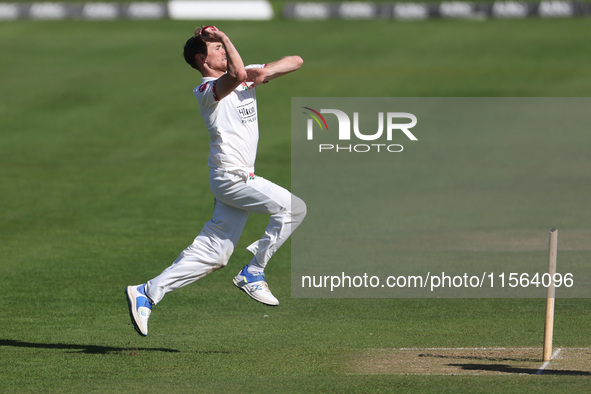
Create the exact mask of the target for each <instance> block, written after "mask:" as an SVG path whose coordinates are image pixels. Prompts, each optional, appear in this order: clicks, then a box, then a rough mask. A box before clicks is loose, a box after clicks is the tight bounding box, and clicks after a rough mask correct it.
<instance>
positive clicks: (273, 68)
mask: <svg viewBox="0 0 591 394" xmlns="http://www.w3.org/2000/svg"><path fill="white" fill-rule="evenodd" d="M302 64H304V60H303V59H302V58H301V57H299V56H285V57H283V58H281V59H279V60H277V61H274V62H271V63H267V65H265V67H264V68H262V69H261V68H249V69H247V70H246V72H247V75H248V78H247V81H249V82H254V85H255V86H256V85H258V84H261V83H265V82H269V81H270V80H272V79H275V78H277V77H280V76H282V75H285V74H289V73H291V72H294V71H296V70H298V69H299V68H300V67H302Z"/></svg>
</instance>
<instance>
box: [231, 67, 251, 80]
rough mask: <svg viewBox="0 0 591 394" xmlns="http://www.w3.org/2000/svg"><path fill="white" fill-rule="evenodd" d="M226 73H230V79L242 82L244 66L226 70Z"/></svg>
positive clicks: (244, 72) (244, 74)
mask: <svg viewBox="0 0 591 394" xmlns="http://www.w3.org/2000/svg"><path fill="white" fill-rule="evenodd" d="M228 74H230V77H232V79H233V80H234V81H236V82H238V83H242V82H244V81H246V77H247V75H246V70H245V69H244V68H240V69H238V70H232V71H230V70H228Z"/></svg>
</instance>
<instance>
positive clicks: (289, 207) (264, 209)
mask: <svg viewBox="0 0 591 394" xmlns="http://www.w3.org/2000/svg"><path fill="white" fill-rule="evenodd" d="M228 178H229V179H232V182H233V183H232V184H231V186H229V187H225V188H219V190H222V191H223V193H220V194H219V195H218V194H216V198H218V199H221V200H223V201H224V202H226V203H227V204H231V205H233V206H236V207H239V208H240V209H244V210H247V211H250V212H254V213H263V214H270V215H271V217H270V219H269V224H268V225H267V228H266V229H265V233H264V235H263V236H262V237H261V239H260V240H258V241H256V242H255V243H253V244H252V245H250V246H249V247H248V250H249V251H250V252H252V253H253V254H254V258H253V259H252V261H251V263H250V264H248V265H247V266H245V267H244V269H243V270H242V271H241V272H240V273H239V274H238V275H237V276H236V277H235V278H234V284H235V285H236V286H238V287H239V288H240V289H242V290H244V291H245V292H246V293H247V294H248V295H249V296H251V297H252V298H254V299H255V300H257V301H259V302H262V303H265V304H267V305H278V304H279V301H278V300H277V299H276V298H275V297H274V296H273V295H272V294H271V291H270V290H269V288H268V285H267V283H266V281H265V277H264V273H263V271H264V268H265V266H266V264H267V262H268V261H269V259H270V258H271V256H273V254H274V253H275V252H276V251H277V249H278V248H279V247H280V246H281V245H283V243H284V242H285V241H286V240H287V238H289V236H290V235H291V233H292V232H293V231H294V230H295V229H296V228H297V227H298V226H299V224H300V223H301V222H302V220H303V219H304V216H305V215H306V205H305V204H304V202H303V201H302V200H301V199H299V198H298V197H296V196H294V195H292V194H291V193H290V192H289V191H288V190H286V189H284V188H282V187H280V186H278V185H276V184H274V183H273V182H270V181H268V180H266V179H264V178H261V177H258V176H250V177H245V179H241V178H240V177H238V176H236V175H231V174H230V175H228ZM212 190H213V188H212Z"/></svg>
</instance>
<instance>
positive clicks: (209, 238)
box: [146, 200, 248, 304]
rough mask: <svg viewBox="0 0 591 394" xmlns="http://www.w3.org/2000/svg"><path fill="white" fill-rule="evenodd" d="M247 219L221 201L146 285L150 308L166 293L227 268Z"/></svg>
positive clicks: (238, 210)
mask: <svg viewBox="0 0 591 394" xmlns="http://www.w3.org/2000/svg"><path fill="white" fill-rule="evenodd" d="M247 219H248V212H247V211H244V210H241V209H237V208H234V207H231V206H229V205H227V204H225V203H223V202H222V201H217V200H216V203H215V208H214V213H213V218H212V219H211V220H210V221H209V222H207V223H206V224H205V225H204V226H203V229H202V230H201V232H200V233H199V235H198V236H197V237H196V238H195V240H194V241H193V243H192V244H191V245H189V246H188V247H187V248H185V250H183V251H182V252H181V254H179V256H178V257H177V258H176V260H175V261H174V262H173V263H172V265H171V266H170V267H168V268H167V269H165V270H164V271H163V272H162V273H161V274H160V275H158V276H157V277H155V278H154V279H152V280H150V281H148V283H147V286H146V295H147V296H148V297H149V298H150V300H152V302H153V304H157V303H158V302H160V300H161V299H162V297H164V295H165V294H166V293H170V292H171V291H174V290H176V289H178V288H181V287H183V286H186V285H189V284H191V283H193V282H195V281H197V280H199V279H201V278H203V277H204V276H206V275H208V274H210V273H212V272H213V271H215V270H218V269H220V268H222V267H224V266H225V265H226V264H228V260H229V259H230V256H231V255H232V252H234V248H235V247H236V244H237V243H238V240H239V239H240V235H241V234H242V231H243V230H244V226H245V224H246V221H247Z"/></svg>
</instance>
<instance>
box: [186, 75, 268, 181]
mask: <svg viewBox="0 0 591 394" xmlns="http://www.w3.org/2000/svg"><path fill="white" fill-rule="evenodd" d="M264 66H265V65H264V64H253V65H249V66H247V67H246V68H252V67H257V68H263V67H264ZM216 82H217V78H213V77H205V78H202V79H201V85H199V86H197V87H196V88H195V89H193V94H195V97H196V98H197V101H198V102H199V112H201V117H202V118H203V121H204V122H205V126H206V127H207V131H208V132H209V138H210V143H209V159H208V163H207V165H208V166H209V167H211V168H224V169H227V170H236V169H243V170H248V171H249V172H253V171H254V162H255V159H256V154H257V145H258V141H259V123H258V118H257V101H256V94H255V91H256V89H251V88H250V86H251V85H252V82H243V83H242V84H240V85H239V86H238V87H237V88H236V89H234V91H233V92H232V93H230V94H229V95H227V96H226V97H224V98H222V99H221V100H220V99H218V97H217V96H216V92H215V89H216Z"/></svg>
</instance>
